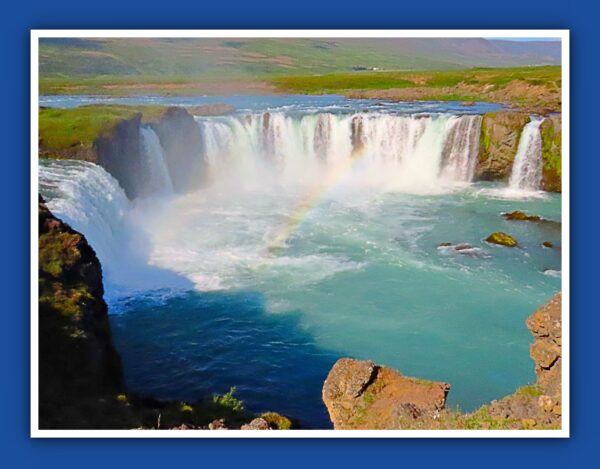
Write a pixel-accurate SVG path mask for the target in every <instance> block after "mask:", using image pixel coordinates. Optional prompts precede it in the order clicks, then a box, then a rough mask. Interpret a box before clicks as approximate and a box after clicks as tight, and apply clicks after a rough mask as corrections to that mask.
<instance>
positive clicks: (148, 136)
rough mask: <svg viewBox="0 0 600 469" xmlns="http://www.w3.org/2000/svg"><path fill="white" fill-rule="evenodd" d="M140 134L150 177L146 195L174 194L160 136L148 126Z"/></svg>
mask: <svg viewBox="0 0 600 469" xmlns="http://www.w3.org/2000/svg"><path fill="white" fill-rule="evenodd" d="M140 134H141V138H142V144H143V148H144V151H143V155H144V163H145V166H146V173H147V175H148V176H147V179H146V181H145V191H146V193H147V194H172V193H173V184H172V182H171V176H170V175H169V168H168V167H167V162H166V161H165V155H164V152H163V149H162V147H161V145H160V140H159V139H158V135H156V133H155V132H154V130H152V129H151V128H150V127H147V126H142V127H141V129H140Z"/></svg>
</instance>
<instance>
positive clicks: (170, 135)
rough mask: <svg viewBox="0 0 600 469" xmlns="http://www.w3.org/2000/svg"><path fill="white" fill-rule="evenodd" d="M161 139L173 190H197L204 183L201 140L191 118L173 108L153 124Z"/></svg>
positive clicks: (183, 110)
mask: <svg viewBox="0 0 600 469" xmlns="http://www.w3.org/2000/svg"><path fill="white" fill-rule="evenodd" d="M152 127H153V128H154V131H155V132H156V134H157V135H158V138H159V139H160V144H161V146H162V148H163V150H164V153H165V158H166V160H167V166H168V168H169V173H170V175H171V181H172V183H173V188H174V189H175V191H177V192H179V193H186V192H190V191H193V190H195V189H198V188H199V187H201V186H202V183H203V182H204V180H205V177H204V176H205V163H204V159H203V157H202V154H201V152H202V148H203V146H202V137H201V134H200V130H199V129H198V125H197V124H196V121H195V120H194V118H193V117H192V115H191V114H190V113H189V112H187V111H186V110H185V109H184V108H181V107H170V108H168V109H167V110H166V111H165V112H164V113H163V115H162V116H161V117H160V119H158V121H157V122H156V123H155V124H153V125H152Z"/></svg>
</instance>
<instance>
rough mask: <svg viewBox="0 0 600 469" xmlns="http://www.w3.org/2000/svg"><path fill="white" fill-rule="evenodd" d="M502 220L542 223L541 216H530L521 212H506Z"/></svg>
mask: <svg viewBox="0 0 600 469" xmlns="http://www.w3.org/2000/svg"><path fill="white" fill-rule="evenodd" d="M502 218H504V219H505V220H509V221H541V220H542V217H540V216H539V215H528V214H526V213H525V212H522V211H520V210H515V211H514V212H506V213H503V214H502Z"/></svg>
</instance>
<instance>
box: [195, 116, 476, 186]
mask: <svg viewBox="0 0 600 469" xmlns="http://www.w3.org/2000/svg"><path fill="white" fill-rule="evenodd" d="M198 123H199V126H200V129H201V131H202V135H203V140H204V142H205V148H204V152H205V158H206V161H207V162H208V163H209V165H210V167H211V171H212V172H213V173H214V174H215V175H219V174H220V175H221V176H223V177H224V178H228V179H231V178H232V177H234V175H235V174H236V173H238V175H239V176H240V180H241V181H242V182H243V183H247V182H248V181H252V180H254V181H264V180H265V177H266V175H269V176H270V177H274V178H276V179H277V180H279V181H280V182H282V183H286V184H302V183H312V182H314V181H315V180H317V179H318V178H319V177H320V176H322V175H323V174H326V173H327V172H329V171H335V168H337V167H340V166H344V165H347V163H348V162H349V161H350V160H351V159H355V158H360V160H361V161H360V162H359V164H357V165H356V168H355V171H357V172H358V173H357V174H355V175H354V176H356V178H355V179H356V180H357V182H360V183H362V184H371V185H374V186H377V187H382V188H388V189H390V190H394V189H398V190H407V191H416V192H423V191H435V190H437V189H439V186H440V177H442V179H443V180H444V181H445V182H446V183H448V182H469V181H470V180H471V179H472V177H473V172H474V166H475V162H476V156H477V150H478V142H479V130H480V126H481V117H480V116H461V117H456V116H451V115H434V116H404V115H391V114H379V113H359V114H354V115H348V114H346V115H337V114H331V113H320V114H309V115H286V114H284V113H264V114H249V115H245V116H227V117H219V118H198ZM463 134H464V135H463ZM217 177H219V176H217Z"/></svg>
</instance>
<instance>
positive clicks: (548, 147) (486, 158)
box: [475, 111, 562, 192]
mask: <svg viewBox="0 0 600 469" xmlns="http://www.w3.org/2000/svg"><path fill="white" fill-rule="evenodd" d="M530 119H531V116H530V114H529V113H524V112H518V111H500V112H495V113H486V114H484V115H483V120H482V123H481V133H480V140H479V155H478V159H477V165H476V167H475V180H478V181H507V180H508V178H509V177H510V173H511V171H512V166H513V162H514V160H515V156H516V154H517V149H518V146H519V139H520V137H521V133H522V132H523V127H524V126H525V125H526V124H527V123H528V122H529V121H530ZM561 129H562V124H561V115H560V114H559V113H556V114H549V115H547V116H545V117H544V122H543V123H542V125H541V126H540V133H541V138H542V187H541V188H542V189H543V190H545V191H549V192H561V178H562V171H561V167H562V164H561V163H562V161H561V151H562V149H561V139H562V137H561V136H562V133H561Z"/></svg>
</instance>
